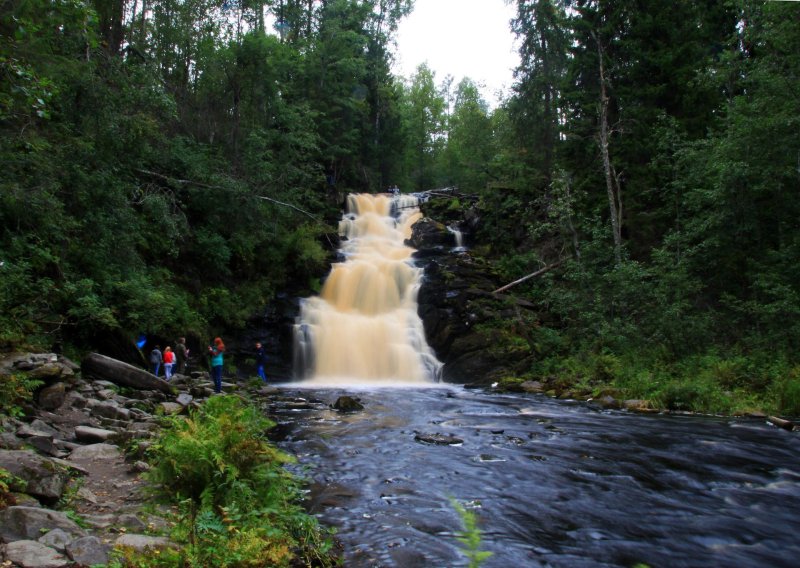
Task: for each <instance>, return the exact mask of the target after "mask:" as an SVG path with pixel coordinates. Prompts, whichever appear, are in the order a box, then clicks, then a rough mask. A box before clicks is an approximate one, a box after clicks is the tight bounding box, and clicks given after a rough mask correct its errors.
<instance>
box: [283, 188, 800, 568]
mask: <svg viewBox="0 0 800 568" xmlns="http://www.w3.org/2000/svg"><path fill="white" fill-rule="evenodd" d="M372 205H374V202H373V203H372V204H371V205H368V206H363V205H362V206H361V211H364V210H366V209H369V208H370V207H371V206H372ZM390 205H391V204H387V203H382V204H381V205H380V208H381V209H380V211H382V212H383V213H384V215H382V217H388V218H389V219H388V220H387V219H384V220H383V221H381V223H382V224H383V225H384V226H387V227H390V228H392V229H393V230H394V229H398V228H399V230H400V234H401V235H402V232H403V230H404V229H403V227H404V223H405V221H407V220H408V219H405V221H403V220H402V217H401V220H399V221H394V223H395V225H393V224H392V223H393V222H392V221H391V215H388V212H390V211H391V209H386V207H388V206H390ZM395 205H396V204H395ZM349 215H350V217H349V218H346V221H350V222H358V219H357V217H358V215H353V212H352V211H351V213H349ZM371 222H375V220H374V219H373V220H372V221H371ZM345 225H347V223H345ZM345 230H347V229H345ZM380 231H384V228H383V227H381V228H380ZM350 234H351V235H352V233H350ZM359 238H360V237H351V239H350V241H351V242H350V243H349V244H346V248H347V247H350V248H349V249H348V250H347V251H346V253H345V255H344V257H345V261H344V263H343V264H347V262H348V261H349V260H351V259H357V260H359V261H363V260H364V258H365V256H369V255H371V254H372V252H374V250H373V251H372V252H370V253H369V254H364V253H363V251H362V252H359V250H358V247H359V246H360V245H358V244H357V243H356V242H353V241H358V239H359ZM368 239H369V238H368ZM372 244H373V245H375V244H376V243H374V242H373V243H372ZM370 246H371V245H370ZM376 246H377V245H376ZM398 246H399V245H398ZM379 248H385V249H386V250H389V251H391V250H393V249H394V246H388V245H387V244H386V243H385V242H384V243H383V244H381V245H380V246H379ZM412 252H413V251H412ZM392 254H396V255H397V256H398V258H400V257H402V259H403V260H402V261H401V262H403V263H406V265H407V266H411V265H410V264H408V259H409V258H410V257H409V256H408V255H406V254H405V252H403V254H400V253H399V252H397V251H394V253H392ZM380 262H383V261H379V263H380ZM390 264H391V263H390ZM340 268H341V267H340ZM362 269H363V271H364V272H365V273H368V274H369V273H372V272H373V270H371V269H364V267H361V268H359V269H358V270H362ZM345 270H346V271H349V270H350V267H345ZM335 271H336V268H334V272H335ZM378 273H380V274H384V275H385V274H392V275H393V276H391V277H389V278H388V280H387V279H386V278H384V279H383V280H381V282H382V283H383V285H384V286H391V285H394V286H395V287H396V291H397V293H396V294H395V292H394V291H392V292H391V293H389V294H388V296H389V297H391V300H390V305H393V306H395V308H392V309H386V308H383V307H379V308H374V309H373V308H364V307H361V308H353V307H352V304H349V303H347V302H344V303H343V301H340V300H337V299H336V298H337V295H336V294H333V293H332V292H331V290H327V291H326V290H325V289H323V293H322V295H321V299H312V300H310V303H311V304H312V305H311V306H310V307H309V309H307V310H304V316H303V319H301V321H300V322H298V326H297V328H298V329H297V332H298V342H299V343H300V346H299V347H298V349H301V350H304V354H303V355H302V357H300V359H301V361H302V365H303V366H302V369H303V370H304V373H305V375H306V376H307V379H306V380H303V381H300V382H297V383H291V384H285V385H282V386H281V393H280V394H281V396H279V397H277V398H276V399H275V402H274V403H273V406H272V408H271V409H270V414H271V415H272V416H273V417H274V418H275V419H276V420H277V421H278V423H279V427H278V428H277V429H276V439H277V441H278V443H279V444H280V446H281V447H284V448H285V449H287V450H288V451H290V452H291V453H293V454H295V455H297V456H298V458H299V463H298V465H297V466H296V467H297V470H298V471H299V472H301V473H303V474H304V475H305V476H306V477H307V478H308V479H309V480H310V482H311V490H310V493H309V496H308V498H309V503H310V506H311V509H312V512H314V513H315V514H317V515H318V516H319V518H320V520H321V521H322V522H323V523H325V524H326V525H329V526H333V527H335V528H336V530H337V535H338V539H339V540H340V541H341V542H342V544H343V545H344V547H345V552H344V554H345V565H346V566H348V567H356V568H359V567H397V568H412V567H437V568H438V567H451V566H467V565H468V560H467V557H466V556H465V554H464V545H463V544H461V543H460V542H459V541H458V540H457V536H458V532H459V531H461V530H463V525H462V519H461V518H460V516H459V515H458V513H457V512H456V510H455V509H454V507H453V503H452V500H453V499H455V500H456V501H458V502H459V503H461V504H463V505H464V506H466V507H467V509H469V510H471V511H472V512H474V514H475V515H476V517H477V519H478V526H479V528H480V530H481V542H480V546H479V548H480V550H484V551H488V552H491V553H492V556H491V557H489V558H488V559H487V560H486V561H485V562H484V564H483V566H484V567H497V568H501V567H503V568H504V567H527V566H558V567H561V566H564V567H584V566H586V567H589V566H592V567H594V566H636V565H637V564H640V563H643V564H646V565H648V566H652V567H661V566H664V567H673V566H698V567H701V566H726V567H747V566H752V567H764V566H776V567H781V566H786V567H790V566H791V567H795V566H798V565H800V437H798V435H797V433H792V432H787V431H784V430H780V429H777V428H775V427H772V426H770V425H768V424H767V423H766V421H765V420H763V419H756V418H714V417H696V416H674V415H638V414H631V413H626V412H619V411H607V410H599V409H597V408H594V407H592V405H591V404H587V403H577V402H570V401H560V400H554V399H550V398H547V397H544V396H542V395H523V394H519V395H516V394H514V395H510V394H500V393H493V392H491V391H490V390H487V391H482V390H468V389H464V388H463V387H461V386H457V385H443V384H438V383H436V382H435V380H436V372H437V370H438V367H437V363H436V361H435V357H433V355H432V354H431V353H430V351H429V350H428V351H426V346H424V345H423V346H422V347H420V346H419V324H418V322H417V320H415V319H414V317H413V315H409V314H408V312H406V311H403V310H405V309H406V307H407V306H406V302H413V300H414V298H415V294H416V291H415V287H416V286H418V282H419V277H420V275H419V274H418V273H417V272H416V269H414V270H412V271H411V272H410V273H409V274H410V276H409V275H406V276H403V275H402V274H403V273H404V271H403V270H402V269H397V268H396V267H395V268H393V269H391V270H388V272H387V271H386V269H378ZM372 278H373V279H374V278H375V276H374V274H373V276H372ZM378 280H380V278H379V279H378ZM331 281H332V278H329V279H328V283H331ZM328 283H326V287H327V285H328ZM403 283H404V284H405V285H407V287H404V286H403V285H401V284H403ZM349 285H355V286H356V287H358V286H359V285H360V284H358V282H356V283H355V284H353V283H352V282H351V283H350V284H349ZM337 286H338V285H337ZM362 290H366V289H364V288H363V287H362ZM364 293H367V292H366V291H364ZM358 295H359V294H356V296H358ZM356 296H351V297H353V298H354V300H353V301H354V302H356V303H357V302H359V301H360V300H358V299H357V297H356ZM348 302H349V300H348ZM367 304H368V305H370V306H376V305H382V304H380V302H378V303H377V304H376V302H375V301H373V300H370V301H369V302H367ZM367 304H365V305H367ZM337 306H338V307H337ZM326 310H334V311H339V312H341V313H343V314H344V315H341V313H340V314H338V315H337V314H334V315H332V316H331V315H330V314H326V313H323V312H325V311H326ZM401 312H402V313H401ZM381 314H383V315H384V316H385V315H386V314H389V315H388V318H385V317H383V316H382V315H381ZM329 316H330V317H329ZM351 316H352V317H355V318H356V321H355V323H354V322H352V321H350V320H349V319H348V318H349V317H351ZM373 316H375V317H378V318H379V319H381V318H382V319H383V321H384V323H381V324H377V323H372V324H370V323H368V322H367V321H366V320H365V318H368V317H370V318H371V317H373ZM339 317H342V318H344V319H345V322H344V323H342V322H341V320H338V324H337V325H339V326H340V327H339V328H334V337H336V338H337V341H338V339H343V340H344V342H343V343H342V344H340V346H339V347H337V349H339V348H341V349H345V350H346V351H347V355H346V356H345V357H344V358H342V357H340V356H339V355H338V354H337V355H336V357H338V359H337V361H338V362H336V363H335V365H334V366H332V367H330V366H327V363H321V362H320V357H319V352H318V351H317V350H316V347H315V346H316V345H318V343H319V341H320V337H321V336H322V335H324V334H325V333H329V332H330V330H325V331H322V330H321V329H320V327H321V326H324V325H325V324H324V323H322V322H323V321H325V320H327V319H331V318H332V319H333V320H335V321H337V318H339ZM386 319H388V320H391V323H386ZM345 324H347V325H345ZM350 325H352V326H354V328H355V331H352V334H351V331H350V329H349V327H348V326H350ZM384 325H389V326H390V331H388V332H382V333H384V335H381V336H379V337H380V340H379V341H373V339H374V338H375V336H376V335H377V334H378V332H379V331H380V330H382V327H381V326H384ZM344 328H347V331H344ZM336 329H339V332H338V333H335V330H336ZM359 329H360V330H361V331H362V332H363V333H366V334H367V338H365V341H366V343H365V344H362V343H360V342H361V335H362V334H359V333H358V330H359ZM376 330H378V331H376ZM325 341H327V340H325ZM354 343H355V344H356V347H353V344H354ZM423 343H424V341H423ZM358 345H361V347H358ZM363 345H366V347H363ZM376 352H377V354H378V359H380V358H381V357H386V353H387V352H392V353H394V355H390V356H388V358H389V359H390V360H392V361H395V362H393V363H392V364H391V365H389V366H386V364H385V363H380V362H369V363H365V362H364V359H371V358H372V357H373V356H374V355H375V354H376ZM397 353H406V354H408V353H411V355H412V357H411V358H410V362H409V361H408V360H406V361H403V362H397V361H396V360H397V359H398V358H399V356H398V355H397ZM351 359H352V360H354V362H353V366H352V368H348V367H347V363H346V362H347V361H348V360H351ZM365 365H366V370H365ZM373 373H374V374H375V379H374V380H371V379H370V377H371V374H373ZM420 373H421V374H420ZM343 395H348V396H352V397H357V398H358V399H360V401H361V403H362V404H363V405H364V407H365V408H364V410H362V411H359V412H355V413H350V414H345V413H340V412H337V411H335V410H333V409H331V408H330V405H332V404H333V403H334V402H335V401H336V400H337V398H338V397H340V396H343ZM436 436H438V438H436ZM426 440H427V441H426ZM431 440H433V441H437V440H438V441H445V442H450V443H447V444H437V443H430V441H431Z"/></svg>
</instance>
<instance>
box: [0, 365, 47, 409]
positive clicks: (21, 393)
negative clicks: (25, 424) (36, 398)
mask: <svg viewBox="0 0 800 568" xmlns="http://www.w3.org/2000/svg"><path fill="white" fill-rule="evenodd" d="M42 384H43V383H42V381H38V380H35V379H31V378H29V377H28V375H27V374H26V373H12V374H10V375H2V376H0V415H3V414H5V415H7V416H14V417H19V416H21V415H22V408H21V406H20V405H21V404H23V403H25V402H28V401H30V400H32V399H33V393H34V391H35V390H36V389H37V388H38V387H39V386H41V385H42Z"/></svg>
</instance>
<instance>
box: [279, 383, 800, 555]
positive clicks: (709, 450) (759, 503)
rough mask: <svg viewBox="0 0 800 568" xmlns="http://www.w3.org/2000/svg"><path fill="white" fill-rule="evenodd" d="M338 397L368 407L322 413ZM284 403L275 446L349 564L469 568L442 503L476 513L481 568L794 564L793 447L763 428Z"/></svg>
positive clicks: (414, 393)
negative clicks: (434, 440) (450, 441)
mask: <svg viewBox="0 0 800 568" xmlns="http://www.w3.org/2000/svg"><path fill="white" fill-rule="evenodd" d="M342 394H348V395H351V396H357V397H359V398H360V399H361V401H362V403H363V404H364V406H365V409H364V410H363V411H360V412H356V413H352V414H342V413H339V412H337V411H335V410H332V409H330V408H329V405H330V404H332V403H333V402H334V401H335V400H336V399H337V397H338V396H340V395H342ZM282 395H283V396H285V397H288V399H289V400H295V403H293V404H288V405H287V404H285V403H281V402H277V403H276V406H275V407H274V408H273V409H272V414H273V416H274V417H275V418H276V419H277V420H278V421H279V422H280V424H281V426H280V427H279V428H278V432H279V433H280V442H279V444H280V446H281V447H283V448H285V449H286V450H288V451H290V452H292V453H294V454H295V455H297V456H298V457H299V460H300V466H299V467H298V471H303V472H305V475H306V476H307V477H308V479H309V481H310V482H311V488H312V489H311V493H310V495H309V503H310V506H311V510H312V512H314V513H315V514H317V515H318V516H319V518H320V520H321V521H322V522H323V523H325V524H327V525H329V526H333V527H336V529H337V531H338V538H339V539H340V540H341V541H342V543H343V544H344V546H345V550H346V553H345V554H346V564H345V565H346V566H348V567H378V566H381V567H398V568H410V567H417V566H418V567H449V566H466V565H467V561H466V559H465V556H464V555H463V553H462V551H461V545H460V544H459V543H458V542H457V541H456V539H455V535H456V532H458V531H460V530H462V524H461V520H460V518H459V516H458V514H457V513H456V512H455V510H454V508H453V506H452V504H451V502H450V499H451V498H454V499H456V500H458V501H459V502H460V503H462V504H464V505H466V506H467V507H468V508H470V509H471V510H473V511H474V512H475V514H476V515H477V518H478V521H479V527H480V530H481V531H482V541H481V546H480V549H481V550H486V551H490V552H492V556H491V557H490V558H489V559H488V560H487V561H486V562H485V563H484V564H483V566H485V567H498V568H500V567H509V566H517V567H521V566H565V567H567V566H568V567H576V566H587V567H588V566H593V567H594V566H635V565H636V564H637V563H644V564H646V565H649V566H653V567H657V566H665V567H666V566H669V567H676V566H730V567H745V566H753V567H764V566H775V567H778V566H786V567H790V566H792V567H794V566H797V565H798V561H799V560H800V539H799V538H798V535H799V534H800V438H798V435H797V434H796V433H791V432H786V431H783V430H780V429H777V428H775V427H773V426H770V425H768V424H767V423H766V421H765V420H763V419H762V420H759V419H753V418H724V419H723V418H713V417H696V416H667V415H658V416H654V415H637V414H631V413H626V412H618V411H600V410H597V409H594V408H592V407H591V405H587V404H586V403H572V402H568V401H559V400H554V399H550V398H547V397H544V396H542V395H508V394H496V393H491V392H482V391H474V390H466V389H463V388H462V387H457V386H453V387H439V388H402V389H392V388H382V389H358V390H353V389H324V390H314V389H308V388H299V387H293V386H291V385H287V386H284V387H283V388H282ZM297 398H299V399H302V400H308V401H311V404H308V405H304V404H299V405H298V404H296V399H297ZM298 407H300V408H298ZM303 407H307V408H303ZM418 433H421V434H443V435H451V434H452V435H454V436H456V437H458V438H460V439H462V440H463V443H462V444H460V445H432V444H427V443H423V442H420V441H418V440H417V439H416V438H417V434H418Z"/></svg>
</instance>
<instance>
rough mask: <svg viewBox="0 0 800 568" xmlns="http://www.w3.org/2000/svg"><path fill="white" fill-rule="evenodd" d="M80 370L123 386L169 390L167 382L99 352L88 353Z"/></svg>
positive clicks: (166, 391) (168, 391)
mask: <svg viewBox="0 0 800 568" xmlns="http://www.w3.org/2000/svg"><path fill="white" fill-rule="evenodd" d="M81 372H82V373H83V375H84V376H89V377H95V378H97V379H102V380H106V381H111V382H112V383H114V384H117V385H120V386H123V387H131V388H134V389H139V390H158V391H161V392H163V393H167V394H169V393H170V392H171V388H170V386H169V383H167V382H166V381H164V380H162V379H159V378H158V377H156V376H155V375H153V374H151V373H148V372H147V371H145V370H143V369H139V368H138V367H134V366H133V365H129V364H127V363H123V362H122V361H118V360H116V359H112V358H111V357H106V356H105V355H100V354H99V353H89V355H87V356H86V358H85V359H84V360H83V361H81Z"/></svg>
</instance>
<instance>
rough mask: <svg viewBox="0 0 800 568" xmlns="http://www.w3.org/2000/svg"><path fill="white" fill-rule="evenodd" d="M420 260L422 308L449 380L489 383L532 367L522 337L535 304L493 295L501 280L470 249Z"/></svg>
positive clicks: (533, 316)
mask: <svg viewBox="0 0 800 568" xmlns="http://www.w3.org/2000/svg"><path fill="white" fill-rule="evenodd" d="M424 252H425V251H423V253H424ZM419 261H420V263H421V264H422V266H423V268H424V270H425V273H424V278H423V279H422V285H421V287H420V290H419V294H418V312H419V315H420V318H421V319H422V322H423V324H424V326H425V335H426V338H427V340H428V344H429V345H430V346H431V348H433V350H434V352H435V353H436V356H437V357H438V359H439V360H440V361H441V362H442V363H444V367H443V369H442V378H443V379H444V380H445V381H448V382H455V383H472V384H476V385H489V384H491V383H492V382H494V381H497V380H500V379H502V378H504V377H505V376H507V375H514V374H516V373H517V372H522V371H524V370H527V369H528V368H530V364H531V357H532V353H531V348H530V346H529V344H528V342H527V341H526V340H525V339H524V338H523V337H521V336H522V334H524V333H525V332H526V331H527V330H526V328H527V326H528V324H529V322H531V321H535V320H536V313H535V312H534V311H533V309H534V306H533V305H532V304H530V303H529V302H525V301H523V300H519V299H515V298H512V297H508V296H501V295H496V294H494V293H493V291H494V290H496V289H497V288H498V287H500V285H502V282H501V281H500V280H499V279H497V278H496V276H494V275H493V274H492V272H491V270H490V268H489V267H488V266H487V265H486V264H485V263H483V262H482V261H481V260H480V259H475V258H473V257H471V256H470V255H469V254H460V255H451V254H444V253H441V254H436V255H433V256H430V255H427V256H426V255H424V254H423V256H422V257H421V259H419ZM515 325H516V326H517V327H518V328H520V330H521V331H517V330H516V329H514V327H513V326H515Z"/></svg>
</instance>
